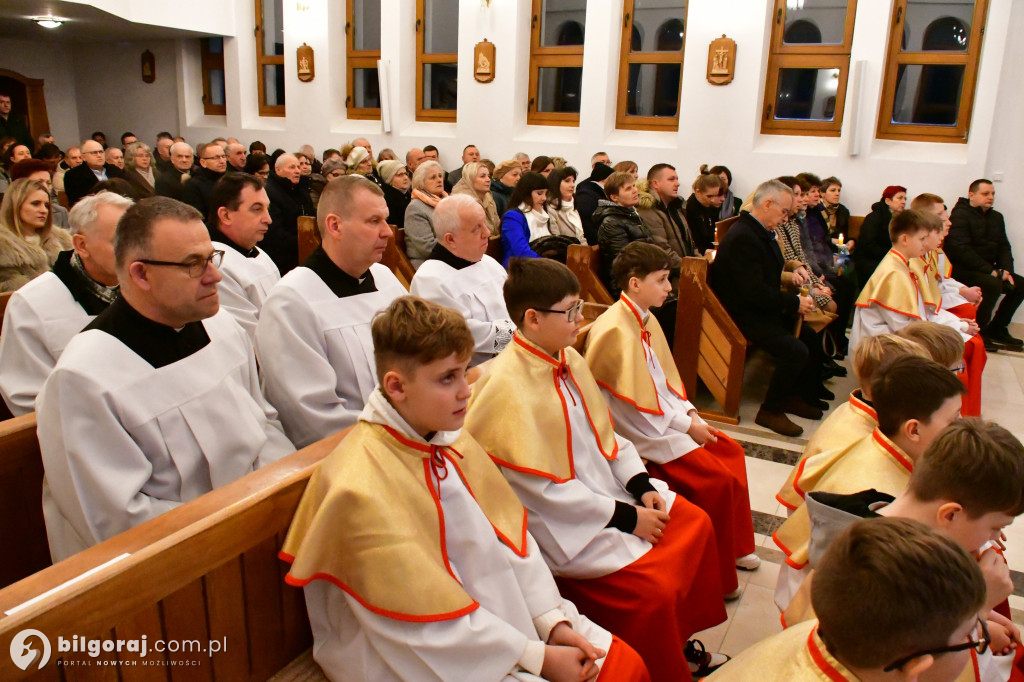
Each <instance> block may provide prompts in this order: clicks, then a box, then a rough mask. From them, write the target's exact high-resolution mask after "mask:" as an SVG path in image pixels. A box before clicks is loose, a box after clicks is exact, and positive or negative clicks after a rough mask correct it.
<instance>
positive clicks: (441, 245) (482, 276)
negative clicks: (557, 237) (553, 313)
mask: <svg viewBox="0 0 1024 682" xmlns="http://www.w3.org/2000/svg"><path fill="white" fill-rule="evenodd" d="M434 233H435V235H436V236H437V244H435V245H434V249H433V251H431V252H430V255H429V256H427V260H425V261H423V265H421V266H420V267H419V269H418V270H417V271H416V275H415V276H414V277H413V278H412V284H411V285H410V287H409V293H411V294H413V295H414V296H420V297H422V298H425V299H427V300H430V301H434V302H435V303H440V304H441V305H443V306H447V307H449V308H454V309H455V310H458V311H459V312H460V313H462V315H463V317H465V318H466V324H468V325H469V330H470V331H471V332H472V333H473V340H474V342H475V345H474V348H473V362H472V364H474V365H477V364H480V363H481V362H484V361H486V360H490V359H491V358H493V357H494V356H495V355H497V354H498V353H500V352H501V351H502V350H503V349H504V348H505V346H507V345H508V343H509V341H511V340H512V333H513V332H514V331H515V328H516V327H515V324H514V323H513V322H512V320H510V319H509V316H508V311H507V310H506V309H505V299H504V298H502V294H501V287H502V285H503V284H504V283H505V278H506V277H507V274H506V272H505V268H503V267H501V264H500V263H499V262H498V261H496V260H494V259H493V258H491V257H490V256H488V255H487V245H488V244H489V243H490V236H491V233H490V227H489V226H488V224H487V215H486V214H485V213H484V209H483V208H482V207H481V206H480V202H478V201H476V200H474V199H473V198H472V197H469V196H466V195H465V194H453V195H451V196H449V197H447V198H445V199H442V200H441V201H440V202H439V203H438V204H437V208H435V209H434Z"/></svg>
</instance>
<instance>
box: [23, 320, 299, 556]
mask: <svg viewBox="0 0 1024 682" xmlns="http://www.w3.org/2000/svg"><path fill="white" fill-rule="evenodd" d="M202 324H203V326H204V327H205V328H206V332H207V334H208V336H209V337H210V342H209V343H208V344H207V345H206V346H204V347H203V348H201V349H200V350H198V351H196V352H195V353H193V354H191V355H189V356H188V357H186V358H184V359H182V360H179V361H177V362H174V363H171V364H169V365H165V366H164V367H160V368H154V367H153V366H152V365H150V364H149V363H148V362H146V361H145V360H143V359H142V358H141V357H139V356H138V355H136V354H135V353H134V352H132V351H131V350H130V349H129V348H128V347H127V346H125V345H124V344H123V343H122V342H121V341H120V340H118V339H117V338H115V337H114V336H111V335H110V334H108V333H106V332H104V331H100V330H98V329H90V330H88V331H85V332H82V333H81V334H79V335H77V336H76V337H75V338H73V339H72V340H71V342H70V343H69V344H68V346H67V348H66V349H65V351H64V353H63V354H62V355H61V357H60V360H58V361H57V366H56V367H55V368H54V370H53V373H52V374H50V376H49V378H48V379H47V380H46V383H45V384H44V385H43V389H42V391H41V392H40V394H39V400H38V414H37V416H38V420H39V445H40V449H41V451H42V456H43V467H44V469H45V471H46V479H45V483H44V486H43V513H44V517H45V519H46V532H47V536H48V538H49V541H50V552H51V554H52V555H53V559H54V561H59V560H61V559H64V558H66V557H68V556H71V555H72V554H74V553H75V552H79V551H81V550H83V549H85V548H86V547H89V546H91V545H94V544H96V543H98V542H100V541H102V540H105V539H107V538H109V537H112V536H114V535H116V534H117V533H120V532H122V531H124V530H127V529H129V528H131V527H133V526H136V525H138V524H140V523H142V522H143V521H148V520H149V519H151V518H154V517H156V516H158V515H160V514H162V513H163V512H165V511H168V510H170V509H173V508H175V507H177V506H178V505H180V504H181V503H183V502H187V501H188V500H191V499H193V498H196V497H198V496H200V495H202V494H204V493H207V492H209V491H211V490H213V489H214V488H217V487H219V486H222V485H224V484H226V483H230V482H231V481H233V480H235V479H237V478H239V477H241V476H244V475H245V474H247V473H249V472H250V471H253V470H255V469H257V468H259V467H261V466H264V465H266V464H269V463H271V462H274V461H276V460H278V459H280V458H281V457H283V456H285V455H287V454H289V453H291V452H293V451H294V450H295V448H294V447H293V446H292V444H291V443H290V442H289V441H288V438H287V437H286V436H285V434H284V431H283V430H282V428H281V425H280V423H279V422H278V420H277V413H276V412H275V411H274V408H273V407H271V406H270V404H269V403H267V401H266V400H265V399H264V398H263V395H262V394H261V393H260V387H259V378H258V376H257V374H256V361H255V357H254V356H253V353H252V347H251V346H250V343H249V338H248V336H246V334H245V332H244V331H243V330H242V328H241V327H240V326H239V325H238V323H237V322H235V320H234V318H232V317H231V315H230V314H229V313H227V312H225V311H220V312H218V313H217V314H216V315H215V316H213V317H211V318H209V319H207V320H204V321H203V323H202Z"/></svg>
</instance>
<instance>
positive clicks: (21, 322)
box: [0, 272, 95, 417]
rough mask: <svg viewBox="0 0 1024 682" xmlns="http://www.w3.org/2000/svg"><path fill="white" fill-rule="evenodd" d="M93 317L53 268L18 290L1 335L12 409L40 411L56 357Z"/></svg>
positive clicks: (2, 381)
mask: <svg viewBox="0 0 1024 682" xmlns="http://www.w3.org/2000/svg"><path fill="white" fill-rule="evenodd" d="M94 317H95V316H94V315H90V314H89V313H87V312H85V310H84V309H83V308H82V306H81V305H80V304H79V303H78V301H76V300H75V297H74V296H72V295H71V292H70V291H69V290H68V288H67V287H66V286H64V283H63V282H61V281H60V278H59V277H57V275H55V274H53V273H52V272H47V273H44V274H42V275H40V276H39V277H36V278H35V279H33V280H32V281H31V282H29V283H28V284H26V285H25V286H23V287H21V288H20V289H18V290H17V291H15V292H14V294H13V295H12V296H11V300H10V301H9V302H8V303H7V312H6V313H5V314H4V327H3V334H0V394H2V395H3V399H4V402H5V403H7V407H9V408H10V410H11V414H13V415H14V416H15V417H17V416H20V415H23V414H29V413H30V412H33V411H35V409H36V406H35V403H36V396H37V395H38V394H39V390H40V389H41V388H42V387H43V382H44V381H46V377H47V376H49V374H50V372H51V371H53V367H54V365H56V364H57V359H58V358H59V357H60V355H61V353H63V352H64V348H65V347H66V346H67V345H68V342H69V341H70V340H71V337H73V336H74V335H75V334H77V333H78V332H80V331H82V329H84V328H85V327H86V325H88V324H89V323H90V322H92V320H93V318H94Z"/></svg>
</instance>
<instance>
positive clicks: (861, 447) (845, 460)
mask: <svg viewBox="0 0 1024 682" xmlns="http://www.w3.org/2000/svg"><path fill="white" fill-rule="evenodd" d="M803 464H804V467H803V471H802V472H801V473H800V475H799V477H798V478H797V480H796V482H795V484H794V487H797V488H799V490H802V491H803V493H804V494H805V495H806V494H807V493H809V492H812V491H815V490H823V491H825V492H830V493H837V494H840V495H847V494H850V493H856V492H860V491H862V490H868V489H869V488H874V489H875V490H877V491H879V492H883V493H888V494H890V495H892V496H893V497H896V496H897V495H899V494H900V493H902V492H903V491H904V490H905V489H906V487H907V483H909V482H910V474H911V472H912V471H913V469H914V463H913V461H912V460H911V459H910V458H909V457H908V456H907V455H906V453H904V452H903V451H902V450H900V449H899V448H898V447H897V446H896V444H895V443H893V442H892V441H891V440H890V439H889V438H887V437H886V436H884V435H883V434H882V432H881V431H879V430H878V429H877V428H876V429H875V430H874V431H872V432H871V435H870V436H868V437H867V438H864V439H863V440H861V441H860V442H858V443H856V444H855V445H853V446H852V447H850V448H847V449H845V450H843V449H840V450H827V451H825V452H822V453H820V454H818V455H815V456H814V457H810V458H808V459H807V460H806V461H805V462H804V463H803ZM772 538H773V539H774V540H775V544H776V545H778V546H779V549H781V550H782V551H783V552H785V553H786V555H787V559H786V563H787V564H789V565H790V566H792V567H793V568H796V569H798V570H799V569H801V568H803V567H804V566H806V565H807V550H808V545H809V543H810V539H811V526H810V521H809V519H808V517H807V507H806V506H805V505H803V504H801V505H800V506H799V507H798V508H797V510H796V511H795V512H793V514H792V515H791V516H790V517H789V518H788V519H786V521H785V522H784V523H783V524H782V526H781V527H780V528H779V529H778V530H777V531H775V534H774V535H773V536H772Z"/></svg>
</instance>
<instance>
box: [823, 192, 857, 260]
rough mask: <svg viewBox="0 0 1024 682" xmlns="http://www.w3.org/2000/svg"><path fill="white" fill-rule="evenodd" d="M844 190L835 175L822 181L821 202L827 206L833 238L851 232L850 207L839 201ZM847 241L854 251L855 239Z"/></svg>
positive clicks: (826, 216) (827, 216)
mask: <svg viewBox="0 0 1024 682" xmlns="http://www.w3.org/2000/svg"><path fill="white" fill-rule="evenodd" d="M842 191H843V183H841V182H839V178H837V177H835V176H832V177H828V178H825V179H824V180H822V181H821V204H822V206H824V207H825V219H826V220H828V232H829V235H830V236H831V237H832V238H833V239H838V238H839V235H844V239H845V238H846V236H849V234H850V209H848V208H846V207H845V206H843V205H842V204H841V203H839V199H840V195H841V194H842ZM845 243H846V245H847V246H848V247H849V249H850V251H851V252H852V251H853V247H854V241H853V240H852V239H846V240H845Z"/></svg>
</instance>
